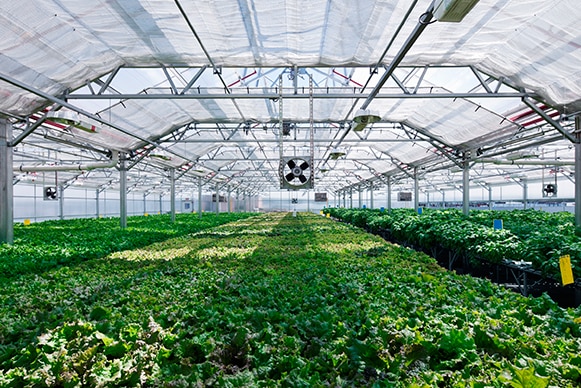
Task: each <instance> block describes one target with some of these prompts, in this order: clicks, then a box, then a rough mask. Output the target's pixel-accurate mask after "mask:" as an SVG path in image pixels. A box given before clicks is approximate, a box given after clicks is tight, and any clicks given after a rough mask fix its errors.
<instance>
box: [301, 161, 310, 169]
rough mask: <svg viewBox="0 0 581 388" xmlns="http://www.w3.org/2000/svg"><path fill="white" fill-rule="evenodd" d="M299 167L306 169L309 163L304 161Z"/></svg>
mask: <svg viewBox="0 0 581 388" xmlns="http://www.w3.org/2000/svg"><path fill="white" fill-rule="evenodd" d="M299 167H300V168H301V170H303V171H305V170H306V169H307V168H309V164H308V163H307V162H303V164H301V165H300V166H299Z"/></svg>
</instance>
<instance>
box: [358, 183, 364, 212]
mask: <svg viewBox="0 0 581 388" xmlns="http://www.w3.org/2000/svg"><path fill="white" fill-rule="evenodd" d="M362 194H363V190H361V185H359V187H358V188H357V199H358V200H359V209H361V208H362V207H363V198H362V197H363V195H362Z"/></svg>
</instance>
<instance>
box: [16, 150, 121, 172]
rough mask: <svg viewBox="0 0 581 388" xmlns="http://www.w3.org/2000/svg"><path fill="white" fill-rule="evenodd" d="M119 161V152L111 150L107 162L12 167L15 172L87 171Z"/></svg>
mask: <svg viewBox="0 0 581 388" xmlns="http://www.w3.org/2000/svg"><path fill="white" fill-rule="evenodd" d="M118 162H119V152H117V151H111V160H110V161H108V162H94V163H85V164H71V165H58V166H46V165H44V166H38V165H29V166H25V165H20V166H17V167H13V169H12V170H13V171H15V172H52V171H88V170H95V169H98V168H113V167H116V166H117V163H118Z"/></svg>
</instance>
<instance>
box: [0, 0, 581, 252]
mask: <svg viewBox="0 0 581 388" xmlns="http://www.w3.org/2000/svg"><path fill="white" fill-rule="evenodd" d="M482 2H483V3H486V4H487V5H490V4H489V3H491V2H492V0H483V1H482ZM393 3H394V4H393V7H394V10H396V11H397V12H395V14H397V15H399V17H400V18H401V19H399V20H397V23H393V21H392V23H391V24H394V25H393V26H391V24H390V25H389V30H390V31H391V36H390V39H389V42H388V43H387V44H386V45H385V46H383V47H380V50H379V55H374V56H371V57H369V58H367V59H361V60H352V61H338V62H337V63H336V64H331V63H330V62H332V61H329V60H327V61H325V60H318V61H317V60H314V59H310V60H305V61H304V63H301V60H300V56H299V57H298V58H299V60H297V61H296V63H292V61H282V62H283V63H284V64H281V62H280V61H278V60H272V61H268V60H265V59H264V58H266V57H267V56H261V55H263V54H264V53H262V52H261V51H260V50H261V46H260V44H258V43H259V42H258V40H257V39H259V38H258V37H257V35H255V34H254V33H253V32H252V31H253V30H252V28H253V24H252V23H253V21H250V20H246V19H245V18H242V19H241V20H243V21H244V20H245V21H244V23H245V24H244V28H245V34H243V35H244V36H245V37H249V38H250V41H251V44H250V51H251V53H252V55H250V56H247V58H249V59H248V60H247V61H246V62H245V61H241V63H240V66H236V67H235V66H234V63H235V60H231V61H229V60H228V58H224V57H221V56H220V55H221V54H220V51H219V50H215V49H214V50H210V49H209V48H210V47H213V46H212V44H211V42H212V40H213V39H214V37H213V36H212V35H208V34H206V35H204V31H203V30H202V29H201V27H200V26H198V25H196V23H195V21H194V20H193V19H192V15H193V10H194V8H195V7H193V6H192V5H186V4H181V2H179V1H177V0H175V1H174V4H173V5H172V4H167V5H165V6H166V7H168V9H169V8H172V7H173V6H175V9H174V10H173V11H175V12H174V13H175V15H174V17H175V20H177V21H178V22H179V26H178V24H176V28H182V29H183V31H182V33H183V34H185V35H188V36H189V37H190V38H192V42H187V44H191V45H192V47H193V46H195V47H196V50H197V51H196V52H197V54H196V55H197V56H195V59H192V58H194V57H192V58H190V59H189V60H184V58H185V56H184V57H182V58H181V59H182V60H180V58H178V57H179V56H177V55H176V58H177V59H176V60H175V62H172V61H171V60H159V58H166V59H167V58H168V57H163V55H161V51H163V50H161V49H159V51H160V52H156V48H155V44H152V43H151V41H150V37H149V36H144V35H140V36H139V38H140V40H139V42H140V44H143V45H144V47H146V48H147V50H151V51H152V54H153V55H152V57H150V58H141V59H139V60H135V59H129V57H128V58H127V59H126V60H125V61H119V62H117V63H116V64H114V65H112V66H108V67H103V68H102V70H95V71H94V72H90V71H87V74H89V75H88V76H87V78H86V79H84V80H83V81H82V82H79V81H78V80H77V81H76V82H75V83H74V85H73V84H72V85H69V87H67V88H62V89H61V90H57V91H56V92H55V91H54V90H51V89H50V88H47V87H46V86H45V85H43V84H42V83H39V84H37V83H36V79H33V78H30V79H29V80H28V81H26V80H24V79H22V77H19V74H18V73H17V72H15V73H14V74H11V73H10V72H7V73H4V72H2V71H0V91H2V90H7V91H8V92H6V95H9V94H10V93H12V92H13V91H14V90H16V91H19V92H21V93H23V96H25V97H23V98H27V99H29V100H30V101H31V104H30V106H31V107H32V108H30V109H29V110H28V111H27V112H25V113H22V112H21V110H22V109H23V108H19V109H20V110H19V109H17V108H14V110H11V109H9V108H4V109H0V115H1V116H2V117H4V118H3V119H2V122H1V123H0V127H2V128H3V129H2V133H1V135H2V136H0V151H2V160H1V162H2V166H12V171H11V172H10V171H6V170H7V169H6V168H3V170H2V172H1V174H0V181H1V182H0V184H1V185H2V196H1V197H0V207H1V209H0V210H2V211H1V212H0V214H1V217H0V224H1V225H2V227H1V228H0V241H8V242H10V241H11V239H12V237H11V230H10V228H11V227H10V226H9V224H11V220H10V217H9V213H10V214H11V212H12V209H11V206H10V204H9V202H10V199H9V198H10V189H9V186H10V187H11V186H12V185H14V184H26V182H27V181H28V180H29V179H34V180H35V181H37V182H38V181H39V180H42V179H44V178H45V176H44V175H45V174H42V176H41V175H40V174H39V172H40V171H44V172H47V173H49V172H55V174H54V175H55V176H56V175H57V174H56V172H57V171H58V172H59V173H58V178H56V179H55V180H56V181H57V182H56V185H57V186H58V187H59V188H60V190H61V191H64V190H66V188H67V187H70V186H71V185H74V184H75V183H76V182H80V181H82V182H84V184H85V185H88V186H94V187H95V189H96V190H102V189H103V188H113V189H117V190H119V191H120V192H121V193H124V194H123V195H122V196H121V197H122V198H121V201H122V202H123V201H124V199H123V197H124V196H125V195H126V193H127V192H129V191H132V190H135V191H142V192H143V193H144V195H149V194H150V193H157V194H159V195H162V194H165V193H168V194H169V195H170V196H171V198H172V210H171V212H172V214H173V213H174V212H175V203H174V202H173V201H174V200H175V196H176V193H178V192H181V191H184V190H185V191H187V190H191V187H198V189H199V195H201V192H202V190H203V189H204V188H206V189H207V190H208V191H210V192H219V191H220V190H227V191H228V192H229V193H232V192H236V193H237V195H239V194H242V196H243V197H244V198H248V197H252V196H254V195H258V194H259V193H262V192H265V191H277V190H279V189H280V172H279V167H280V161H281V160H282V158H283V156H286V155H301V154H302V155H310V158H311V166H312V174H313V179H314V180H315V182H316V183H315V185H316V186H315V187H316V190H319V191H326V192H329V193H332V194H333V195H334V196H336V197H338V198H339V199H340V198H341V195H343V204H344V206H345V205H346V196H347V195H349V196H350V201H351V206H352V200H353V197H352V193H353V190H356V191H358V192H359V193H361V190H370V197H371V198H373V191H374V190H380V189H382V188H384V187H385V188H386V190H387V193H386V195H387V198H388V208H389V207H390V206H391V195H392V189H393V187H394V186H396V185H398V184H400V183H402V182H412V188H413V191H414V194H415V195H414V206H416V207H417V206H418V205H419V195H420V191H421V190H423V191H425V192H429V191H430V190H434V191H437V192H442V193H443V192H444V191H446V190H456V189H457V188H460V190H461V191H462V193H463V203H464V206H463V210H464V212H468V204H469V202H470V196H469V193H470V188H474V187H485V188H487V190H488V191H489V193H491V187H494V186H495V185H502V184H506V181H504V180H503V179H504V177H509V178H510V181H511V182H513V183H514V182H516V184H520V185H522V186H524V188H523V190H524V191H523V194H525V196H528V195H529V194H528V191H526V190H527V188H528V185H529V184H531V183H534V182H539V181H541V180H544V176H545V170H546V169H553V170H554V171H557V172H554V177H555V179H557V178H556V176H557V174H560V176H561V178H562V179H568V180H570V181H572V182H573V183H574V186H575V202H576V204H581V175H580V174H581V172H580V171H581V168H575V167H576V166H578V165H579V164H580V163H581V145H580V144H581V138H580V137H579V126H580V125H579V118H578V117H577V112H576V107H577V106H581V103H578V101H572V102H571V103H570V104H565V103H559V102H555V101H554V98H552V95H551V94H550V93H544V91H543V90H540V89H541V88H539V87H534V86H535V84H534V82H525V81H522V82H521V80H520V79H519V78H518V77H515V76H511V75H506V76H504V75H498V74H497V73H496V74H495V71H494V70H495V69H491V67H490V66H486V65H484V64H482V65H481V64H480V63H474V62H471V61H469V60H465V61H462V60H460V61H459V60H457V59H456V60H453V59H452V60H448V59H446V58H448V57H449V58H453V55H452V54H450V53H447V54H446V55H448V57H446V58H443V59H441V60H440V59H438V60H435V61H432V60H430V59H429V58H431V57H429V56H428V59H422V56H421V52H419V53H418V52H414V49H415V48H416V47H417V46H418V45H419V46H420V48H425V47H430V43H429V40H428V39H427V38H426V37H425V36H422V32H423V31H424V30H426V29H434V28H435V27H430V25H431V24H433V23H434V22H435V21H434V20H432V18H433V15H432V10H433V4H432V2H431V1H421V2H419V1H414V2H412V3H411V4H408V3H407V2H405V4H404V2H399V1H393ZM396 3H397V4H396ZM418 3H419V4H418ZM48 4H50V2H49V3H48ZM541 4H542V3H541V2H539V7H541V6H543V5H541ZM206 6H209V5H206ZM423 6H425V7H423ZM516 6H517V5H515V7H516ZM420 7H421V8H422V9H426V11H424V12H421V11H420V10H419V9H418V8H420ZM72 8H74V7H71V10H68V11H69V12H70V15H73V19H74V20H81V19H82V17H85V16H80V15H76V14H74V11H73V9H72ZM142 8H143V10H145V8H146V6H145V5H143V6H142ZM140 9H141V8H140ZM126 11H127V10H123V12H121V10H119V9H115V10H112V11H111V12H120V15H121V16H122V17H121V18H122V19H123V20H125V19H127V18H130V16H129V15H128V14H126ZM156 11H157V10H150V12H151V13H152V15H153V14H154V13H155V12H156ZM286 11H287V12H293V10H291V9H286ZM391 11H393V10H391ZM391 11H390V12H391ZM144 12H145V11H144ZM160 12H161V13H162V14H163V15H165V13H164V12H166V11H164V10H160ZM240 12H241V13H242V14H244V13H245V12H246V13H249V12H251V10H249V9H246V10H244V9H241V10H240ZM385 12H387V11H385ZM495 12H496V11H495ZM498 12H499V13H500V12H501V11H498ZM244 15H245V14H244ZM485 15H487V13H486V10H485V9H484V8H481V9H480V13H479V14H478V15H477V16H475V19H473V21H472V22H473V23H478V25H479V26H488V24H487V23H488V22H487V20H488V19H487V17H485ZM97 16H98V15H95V17H97ZM416 16H417V19H414V18H415V17H416ZM152 18H153V16H152ZM478 18H480V19H478ZM144 20H145V19H144ZM158 22H159V25H158V24H155V23H153V24H154V25H155V26H153V25H152V26H151V29H152V30H155V29H158V28H159V31H162V29H161V27H159V26H161V25H162V24H163V23H162V22H161V21H160V20H158ZM331 24H332V23H331ZM331 24H329V28H331V27H332V25H331ZM340 25H341V23H338V24H337V26H340ZM440 25H441V24H438V26H440ZM57 26H58V27H60V25H58V24H57ZM154 27H155V28H154ZM468 27H469V25H465V26H464V27H463V26H462V25H460V26H459V27H449V28H448V27H438V34H441V35H440V36H448V35H446V34H447V31H448V29H449V30H450V31H452V30H453V31H456V32H462V31H464V30H466V29H467V28H468ZM79 28H80V27H79ZM447 28H448V29H447ZM89 30H90V29H88V32H87V33H95V31H93V30H90V31H89ZM500 30H502V29H499V31H500ZM136 31H137V30H136ZM140 31H141V30H140ZM136 33H137V32H136ZM139 33H142V31H141V32H139ZM471 33H472V32H471ZM161 35H163V34H161ZM161 35H160V36H161ZM170 35H171V34H170V33H168V34H167V39H168V40H169V37H170ZM406 35H407V36H406ZM183 36H184V35H181V36H180V39H181V38H182V37H183ZM103 39H105V38H103ZM160 39H161V38H160ZM216 39H218V38H216ZM162 40H163V39H162ZM160 42H161V41H159V42H157V43H156V44H160V45H161V44H162V43H160ZM27 43H28V42H27ZM166 43H167V42H166ZM170 46H171V45H168V47H170ZM49 48H50V52H53V48H52V47H49ZM559 49H561V48H559ZM116 50H119V49H118V48H116ZM121 51H122V50H121ZM392 51H393V52H395V53H394V54H393V55H390V53H391V52H392ZM563 51H564V52H566V53H568V52H569V50H565V49H563ZM273 53H275V51H273ZM32 54H34V53H31V55H32ZM155 55H158V56H157V57H156V56H155ZM188 55H189V54H188ZM305 55H308V54H305ZM120 56H121V55H120ZM188 58H189V57H188ZM218 58H222V59H221V60H219V59H218ZM259 58H260V60H259ZM273 58H276V55H274V56H273ZM410 58H411V59H410ZM79 61H80V60H79ZM287 62H288V63H287ZM347 62H348V63H347ZM455 62H463V63H461V64H460V63H459V64H453V63H455ZM451 63H452V64H451ZM0 64H2V60H1V59H0ZM95 68H99V69H101V68H100V67H99V66H96V65H95ZM40 78H42V77H40ZM46 78H47V79H48V78H50V77H49V76H48V75H47V76H46ZM459 79H461V80H462V82H461V84H459V83H458V82H457V81H458V80H459ZM43 80H44V78H43ZM45 81H46V80H45ZM46 82H47V83H50V82H49V81H46ZM63 85H64V83H63ZM531 85H532V86H531ZM283 101H284V111H283ZM357 109H362V110H367V109H370V110H377V111H379V113H380V116H381V120H380V121H379V122H376V123H373V124H371V125H368V126H366V127H365V128H364V129H363V130H361V131H356V130H355V129H354V127H355V126H354V114H355V112H356V110H357ZM65 110H66V111H70V112H73V113H75V114H79V115H80V116H82V117H83V118H84V119H86V120H90V121H91V122H92V123H94V125H95V126H96V127H99V128H100V130H101V133H97V134H94V133H93V134H88V133H84V132H83V131H82V130H79V129H78V128H73V127H71V126H68V125H62V124H59V123H58V122H55V121H54V120H51V118H52V117H54V115H55V113H57V112H59V111H65ZM401 112H404V113H401ZM283 122H291V123H292V130H291V131H290V133H288V134H283ZM463 125H468V126H469V127H468V128H459V127H462V126H463ZM478 125H481V127H482V130H480V129H479V130H478V132H477V133H476V134H472V133H471V132H472V131H474V130H475V129H478ZM7 127H10V128H9V129H6V128H7ZM336 150H340V152H338V153H336V152H335V151H336ZM552 150H555V151H554V152H553V154H552V155H551V156H542V157H536V158H534V159H526V160H525V159H522V158H521V159H516V158H509V155H511V154H515V153H518V152H522V153H525V154H526V153H527V152H528V153H529V154H532V153H533V151H534V152H536V153H537V154H538V153H544V152H547V153H550V152H552ZM117 154H119V158H118V159H117V158H116V157H115V155H117ZM334 155H342V156H340V157H334ZM481 166H487V167H486V168H488V170H489V172H486V173H484V172H483V171H482V169H480V167H481ZM490 167H492V169H491V168H490ZM483 168H484V167H483ZM8 170H10V169H9V168H8ZM10 174H12V178H13V179H10ZM523 174H526V175H527V178H526V181H522V178H519V177H518V176H519V175H520V176H522V175H523ZM48 175H50V174H48ZM499 177H500V178H499ZM52 179H53V178H52V177H50V178H49V180H52ZM11 184H12V185H11ZM217 195H218V194H217ZM359 200H360V201H361V195H359ZM372 201H373V199H372ZM372 206H373V205H372ZM579 208H581V205H580V206H577V207H576V209H579ZM576 219H577V225H578V226H581V210H578V212H577V215H576ZM125 225H126V208H125V207H124V206H123V205H122V206H121V227H124V226H125Z"/></svg>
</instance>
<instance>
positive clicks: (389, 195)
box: [387, 177, 391, 211]
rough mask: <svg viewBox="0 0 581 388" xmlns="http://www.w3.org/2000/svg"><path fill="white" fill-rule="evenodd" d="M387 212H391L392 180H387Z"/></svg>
mask: <svg viewBox="0 0 581 388" xmlns="http://www.w3.org/2000/svg"><path fill="white" fill-rule="evenodd" d="M387 211H391V178H390V177H388V178H387Z"/></svg>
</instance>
